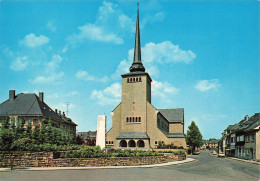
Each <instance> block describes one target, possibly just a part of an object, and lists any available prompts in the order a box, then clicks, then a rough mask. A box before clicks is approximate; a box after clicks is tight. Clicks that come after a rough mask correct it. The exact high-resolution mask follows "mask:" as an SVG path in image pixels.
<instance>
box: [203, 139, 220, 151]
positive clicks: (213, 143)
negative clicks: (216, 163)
mask: <svg viewBox="0 0 260 181" xmlns="http://www.w3.org/2000/svg"><path fill="white" fill-rule="evenodd" d="M218 142H219V139H216V138H210V139H209V140H203V145H202V148H203V149H212V148H218Z"/></svg>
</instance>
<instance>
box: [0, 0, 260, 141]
mask: <svg viewBox="0 0 260 181" xmlns="http://www.w3.org/2000/svg"><path fill="white" fill-rule="evenodd" d="M135 21H136V1H135V0H129V1H123V0H117V1H116V0H114V1H94V0H93V1H80V0H79V1H72V0H71V1H69V0H68V1H62V2H61V1H47V0H46V1H40V2H34V1H29V0H28V1H11V0H10V1H5V0H0V82H1V84H0V92H1V94H0V102H3V101H5V100H6V99H8V91H9V90H10V89H15V90H16V92H17V93H22V92H24V93H36V94H38V92H39V91H43V92H44V93H45V102H46V103H47V104H48V105H49V106H51V107H52V108H53V109H55V108H58V109H60V110H62V111H66V102H69V103H70V105H69V117H71V118H72V119H73V120H74V121H75V122H76V123H77V124H78V128H77V130H78V131H88V130H95V129H96V125H97V115H99V114H104V113H105V114H106V115H107V117H108V123H107V129H110V127H111V124H112V120H111V114H110V112H111V111H112V110H113V109H114V108H115V107H116V106H117V105H118V104H119V103H120V99H121V76H120V75H121V74H123V73H125V72H128V68H129V67H130V65H131V62H132V59H133V47H134V36H135ZM140 26H141V30H140V31H141V46H142V60H143V64H144V66H145V67H146V70H147V72H148V73H149V74H150V75H151V78H152V79H153V84H152V104H153V105H154V106H155V107H156V108H179V107H183V108H184V109H185V130H186V128H187V126H188V125H189V124H190V122H191V121H192V120H194V121H195V122H196V124H197V125H198V126H199V128H200V130H201V132H202V134H203V138H204V139H208V138H212V137H216V138H219V137H220V136H221V132H222V131H223V130H224V129H225V128H226V127H227V126H228V125H229V124H234V123H236V122H238V121H240V120H241V119H242V118H243V117H244V116H245V115H246V114H248V115H249V116H252V115H253V114H254V113H256V112H259V100H260V98H259V92H260V90H259V89H260V88H259V87H260V86H259V82H260V80H259V48H260V47H259V2H258V1H167V0H164V1H159V0H158V1H156V0H151V1H148V0H145V1H140Z"/></svg>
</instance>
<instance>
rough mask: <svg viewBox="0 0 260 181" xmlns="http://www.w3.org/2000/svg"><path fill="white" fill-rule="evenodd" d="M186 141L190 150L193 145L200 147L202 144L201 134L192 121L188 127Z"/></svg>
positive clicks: (193, 147)
mask: <svg viewBox="0 0 260 181" xmlns="http://www.w3.org/2000/svg"><path fill="white" fill-rule="evenodd" d="M186 142H187V144H188V145H190V146H191V147H192V150H194V149H195V147H201V146H202V145H203V139H202V135H201V133H200V130H199V128H198V126H197V125H196V124H195V122H194V121H192V122H191V125H190V126H189V127H188V131H187V135H186Z"/></svg>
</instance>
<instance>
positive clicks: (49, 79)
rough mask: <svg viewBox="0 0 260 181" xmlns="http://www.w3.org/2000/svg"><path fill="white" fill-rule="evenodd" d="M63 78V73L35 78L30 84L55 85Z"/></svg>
mask: <svg viewBox="0 0 260 181" xmlns="http://www.w3.org/2000/svg"><path fill="white" fill-rule="evenodd" d="M63 76H64V73H63V72H60V73H57V74H56V73H54V74H52V75H50V76H37V77H36V78H35V79H34V80H32V81H31V82H32V83H35V84H50V83H57V82H58V80H59V79H60V78H62V77H63Z"/></svg>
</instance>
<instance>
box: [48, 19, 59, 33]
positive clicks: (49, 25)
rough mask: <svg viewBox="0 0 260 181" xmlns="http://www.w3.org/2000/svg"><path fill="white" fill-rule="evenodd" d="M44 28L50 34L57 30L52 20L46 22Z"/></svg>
mask: <svg viewBox="0 0 260 181" xmlns="http://www.w3.org/2000/svg"><path fill="white" fill-rule="evenodd" d="M46 26H47V28H48V29H49V30H50V31H52V32H55V31H56V30H57V27H56V25H55V23H54V21H53V20H50V21H48V23H47V25H46Z"/></svg>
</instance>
